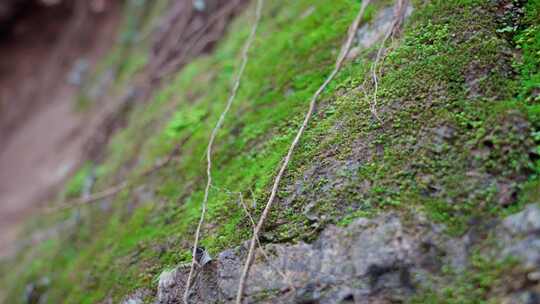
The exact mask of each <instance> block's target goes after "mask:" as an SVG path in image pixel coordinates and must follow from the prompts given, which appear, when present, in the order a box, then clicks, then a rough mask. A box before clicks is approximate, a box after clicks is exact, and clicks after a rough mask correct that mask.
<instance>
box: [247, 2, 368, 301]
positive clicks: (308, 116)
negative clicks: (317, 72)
mask: <svg viewBox="0 0 540 304" xmlns="http://www.w3.org/2000/svg"><path fill="white" fill-rule="evenodd" d="M369 2H370V0H365V1H362V5H361V7H360V11H359V13H358V15H357V16H356V18H355V20H354V21H353V23H352V25H351V26H350V27H349V31H348V37H347V41H346V42H345V44H344V45H343V46H342V48H341V52H340V53H339V56H338V58H337V60H336V65H335V67H334V70H333V71H332V73H330V75H329V76H328V77H327V78H326V80H325V81H324V83H323V84H322V85H321V86H320V87H319V89H318V90H317V91H316V92H315V94H314V95H313V97H312V98H311V102H310V104H309V109H308V111H307V113H306V116H305V118H304V121H303V123H302V125H301V126H300V129H299V130H298V132H297V133H296V136H295V138H294V140H293V141H292V143H291V145H290V147H289V151H288V152H287V155H286V156H285V158H284V159H283V162H282V164H281V167H280V169H279V172H278V174H277V176H276V177H275V179H274V184H273V186H272V191H271V193H270V198H269V199H268V201H267V203H266V206H265V208H264V210H263V213H262V215H261V217H260V219H259V222H258V223H257V226H256V227H255V229H254V230H253V236H252V238H251V241H250V246H249V251H248V255H247V259H246V262H245V264H244V268H243V270H242V274H241V276H240V282H239V285H238V293H237V294H236V303H237V304H241V303H242V297H243V295H244V290H245V287H246V281H247V277H248V273H249V269H250V267H251V264H252V263H253V257H254V253H255V246H256V245H257V240H258V237H259V233H260V231H261V229H262V226H263V225H264V222H265V221H266V218H267V217H268V214H269V212H270V209H271V208H272V204H273V203H274V200H275V197H276V193H277V189H278V187H279V182H280V181H281V178H282V177H283V173H284V172H285V169H286V168H287V165H288V164H289V162H290V160H291V157H292V154H293V152H294V149H295V148H296V146H297V145H298V142H299V141H300V138H301V137H302V135H303V134H304V131H305V129H306V127H307V124H308V122H309V120H310V119H311V116H312V115H313V112H314V110H315V105H316V103H317V99H318V98H319V96H320V95H321V93H322V92H323V91H324V89H325V88H326V87H327V86H328V84H329V83H330V82H331V81H332V80H333V79H334V77H335V76H336V75H337V73H338V72H339V70H340V69H341V67H342V65H343V62H344V61H345V58H346V56H347V54H348V53H349V51H350V49H351V45H352V43H353V40H354V37H355V36H356V32H357V30H358V26H359V24H360V21H361V20H362V17H363V16H364V12H365V9H366V6H367V5H368V4H369Z"/></svg>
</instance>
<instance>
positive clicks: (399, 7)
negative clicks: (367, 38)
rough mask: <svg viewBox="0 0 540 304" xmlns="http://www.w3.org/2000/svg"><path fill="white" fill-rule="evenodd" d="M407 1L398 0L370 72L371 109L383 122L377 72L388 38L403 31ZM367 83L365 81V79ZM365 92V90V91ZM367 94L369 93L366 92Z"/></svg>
mask: <svg viewBox="0 0 540 304" xmlns="http://www.w3.org/2000/svg"><path fill="white" fill-rule="evenodd" d="M407 1H408V0H396V8H395V11H394V20H393V21H392V25H391V26H390V28H388V31H387V32H386V34H385V35H384V38H383V40H382V42H381V45H380V47H379V49H378V51H377V56H376V58H375V60H374V61H373V64H372V65H371V69H370V73H371V76H372V80H373V86H374V89H373V97H372V98H369V109H370V111H371V113H372V114H373V116H374V117H375V118H376V119H377V120H378V121H379V123H381V124H382V120H381V118H380V116H379V114H378V112H377V94H378V91H379V78H378V76H377V74H380V71H378V66H379V63H380V61H381V59H382V60H383V61H384V53H386V50H385V48H384V45H385V44H386V41H387V40H388V38H392V39H393V38H394V37H396V36H398V35H399V34H400V32H401V27H402V25H403V21H404V18H405V12H406V8H407ZM364 85H365V81H364ZM364 93H365V91H364ZM366 96H367V93H366Z"/></svg>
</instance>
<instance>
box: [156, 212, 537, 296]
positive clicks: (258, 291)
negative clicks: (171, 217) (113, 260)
mask: <svg viewBox="0 0 540 304" xmlns="http://www.w3.org/2000/svg"><path fill="white" fill-rule="evenodd" d="M443 229H444V227H442V226H440V225H436V224H433V223H430V222H429V221H428V220H427V219H425V218H423V217H421V216H416V217H414V218H409V217H405V216H401V215H398V214H394V213H390V214H385V215H381V216H379V217H377V218H374V219H365V218H360V219H358V220H356V221H355V222H354V223H352V224H350V225H349V226H347V227H345V228H341V227H336V226H330V227H328V228H327V229H325V230H324V231H323V232H322V234H321V235H320V237H319V239H318V240H317V241H315V242H314V243H312V244H306V243H298V244H293V245H291V244H269V245H266V246H265V248H264V253H263V252H262V251H261V250H259V251H258V252H257V254H256V258H255V263H254V265H253V267H252V268H251V271H250V275H249V281H248V285H247V288H246V297H245V299H246V303H321V304H324V303H328V304H332V303H394V302H401V301H405V300H407V299H408V298H409V297H411V296H413V295H414V294H415V293H416V292H417V291H418V290H419V289H420V288H421V287H422V286H425V285H427V284H428V283H433V282H432V281H431V279H432V278H433V277H437V276H438V275H439V274H441V267H442V266H443V265H447V266H450V267H452V268H453V269H458V270H459V269H464V268H466V267H467V265H468V261H469V256H470V255H471V252H470V251H471V250H470V248H472V246H473V245H474V243H475V242H476V241H477V240H475V239H476V237H475V236H474V235H473V234H474V232H472V231H471V232H470V233H468V234H466V235H465V236H463V237H460V238H451V237H449V236H447V235H446V234H445V233H444V232H443ZM493 231H495V232H496V235H497V239H498V240H500V242H499V244H498V248H499V250H497V255H498V256H499V257H500V258H501V259H503V258H505V257H507V256H513V257H516V258H518V260H519V261H521V263H522V265H523V266H524V267H526V269H528V272H529V273H528V274H527V276H531V280H533V281H530V280H529V281H530V282H529V283H527V286H528V287H527V288H529V287H530V286H533V285H531V282H533V283H534V279H535V276H536V275H538V276H539V278H538V279H539V280H540V274H539V273H540V272H539V270H540V233H539V232H540V208H539V207H538V206H537V205H530V206H528V207H527V208H525V209H524V210H523V211H522V212H520V213H517V214H514V215H511V216H509V217H507V218H506V219H505V220H504V221H502V222H500V223H496V224H495V226H494V230H493ZM246 247H247V245H244V246H240V247H237V248H234V249H230V250H226V251H223V252H221V253H220V254H219V255H218V257H217V258H215V259H214V260H213V261H212V262H210V263H209V264H207V265H206V266H204V267H202V268H200V269H199V270H198V272H197V273H196V275H195V279H194V283H193V289H192V292H191V296H190V299H191V301H192V303H223V302H225V303H230V302H233V300H234V298H235V295H236V291H237V288H238V281H239V278H240V273H241V269H242V266H243V262H244V260H245V257H246V255H247V249H246ZM267 258H268V259H267ZM188 273H189V267H178V268H176V269H174V270H170V271H166V272H164V273H163V274H162V275H161V277H160V281H159V286H158V292H157V296H156V301H155V303H160V304H165V303H181V299H182V296H183V293H184V286H185V282H186V280H187V275H188ZM527 288H525V289H524V290H520V291H519V292H517V293H513V294H510V296H509V298H508V300H509V301H514V300H516V299H517V300H519V299H525V298H527V299H529V298H531V297H532V298H534V297H535V296H537V295H536V293H535V292H534V288H536V287H532V288H533V289H531V290H532V291H531V290H528V289H527ZM529 289H530V288H529ZM517 300H516V301H517ZM509 303H514V302H509ZM516 303H528V302H516Z"/></svg>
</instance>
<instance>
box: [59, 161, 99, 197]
mask: <svg viewBox="0 0 540 304" xmlns="http://www.w3.org/2000/svg"><path fill="white" fill-rule="evenodd" d="M92 171H93V164H91V163H86V164H84V165H83V166H82V167H81V168H79V170H78V171H77V172H76V173H75V175H73V177H71V179H70V180H69V181H67V183H66V186H65V190H64V196H65V197H66V198H74V197H78V196H80V195H81V193H82V191H83V189H84V186H85V184H86V182H87V180H88V178H89V177H90V176H91V175H92Z"/></svg>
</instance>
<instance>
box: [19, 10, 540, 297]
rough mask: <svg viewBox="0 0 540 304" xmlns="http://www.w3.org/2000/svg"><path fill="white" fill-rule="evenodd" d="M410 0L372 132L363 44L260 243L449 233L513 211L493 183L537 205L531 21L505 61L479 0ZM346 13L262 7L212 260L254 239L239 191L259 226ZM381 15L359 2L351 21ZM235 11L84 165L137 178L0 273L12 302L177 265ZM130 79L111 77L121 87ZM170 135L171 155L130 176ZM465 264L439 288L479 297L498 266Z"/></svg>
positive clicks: (367, 53) (227, 149)
mask: <svg viewBox="0 0 540 304" xmlns="http://www.w3.org/2000/svg"><path fill="white" fill-rule="evenodd" d="M420 2H421V1H417V2H415V7H416V8H417V10H416V12H415V14H414V15H413V16H412V17H411V19H410V21H409V22H408V23H407V27H406V29H405V33H404V38H403V39H402V41H399V43H397V44H395V45H392V49H391V51H390V52H389V53H388V55H387V57H386V58H385V61H384V62H383V63H382V65H383V66H382V67H383V68H382V71H383V73H382V74H381V75H380V79H379V80H380V81H379V82H380V83H379V84H380V87H379V90H378V95H377V99H378V104H377V105H376V108H377V110H378V111H379V114H380V115H381V118H382V121H383V123H382V124H381V123H380V122H379V121H377V120H376V119H375V118H374V117H373V115H372V113H371V112H370V103H371V102H372V99H371V96H370V95H371V94H372V93H373V87H372V85H371V83H370V81H369V79H368V81H365V78H366V75H367V72H368V71H369V69H370V65H371V63H372V56H373V54H374V52H375V51H376V50H377V48H378V46H373V47H372V48H371V49H369V50H364V51H363V52H362V53H361V54H360V55H359V57H358V58H357V59H355V60H354V61H353V62H350V63H348V64H347V66H346V67H345V68H344V69H343V71H341V72H340V73H339V75H338V77H337V79H336V80H335V81H334V82H332V83H331V84H330V86H329V87H328V89H327V90H326V91H325V92H324V94H323V96H322V99H321V102H320V103H319V106H318V109H317V113H316V115H315V117H314V119H313V121H312V122H311V123H310V125H309V128H308V130H307V132H306V134H305V136H304V137H303V138H302V140H301V143H300V145H299V148H298V149H297V151H296V152H295V154H294V157H293V160H292V162H291V164H290V166H289V170H288V171H287V174H286V176H285V178H284V180H283V182H282V185H281V187H280V191H279V193H278V201H277V203H276V206H275V208H274V209H273V211H272V212H271V214H270V218H269V221H268V223H267V226H266V230H265V234H264V239H265V241H273V242H278V241H296V240H300V239H302V240H308V241H310V240H313V239H314V238H316V236H317V234H318V232H319V231H320V229H322V228H323V227H324V225H326V224H327V223H338V224H340V225H347V224H348V223H350V222H351V221H352V220H353V219H354V218H357V217H360V216H372V215H374V214H377V213H378V212H381V211H385V210H400V211H401V210H405V211H407V210H418V209H420V210H423V211H424V212H426V213H427V214H428V215H429V216H430V217H431V218H432V219H434V220H436V221H438V222H442V223H445V224H446V225H447V226H448V227H449V231H450V232H453V233H456V234H457V233H461V232H463V231H465V230H466V229H467V228H468V222H469V221H470V219H473V218H475V217H496V216H499V215H500V214H503V213H505V212H509V209H505V208H503V207H502V206H501V204H500V203H499V202H498V200H499V197H500V195H501V191H500V185H501V184H505V185H506V184H508V185H510V186H511V189H512V190H513V191H516V193H517V196H518V198H517V203H516V202H514V204H513V205H512V206H515V207H511V208H510V209H512V208H513V210H516V209H518V208H519V206H521V205H522V204H525V203H527V202H529V201H530V200H532V199H534V198H535V197H536V198H538V193H537V192H538V190H537V189H538V187H537V185H538V182H537V177H534V174H538V171H536V173H534V174H533V173H532V171H531V170H532V169H533V168H534V164H533V162H532V160H531V159H530V155H529V149H530V148H532V147H536V146H538V144H539V140H538V139H537V138H535V137H534V134H536V133H535V132H538V125H539V123H538V117H539V116H540V114H539V113H540V111H539V110H538V106H537V105H536V104H535V102H534V98H532V99H531V98H529V97H525V96H526V95H527V94H531V93H532V92H534V90H532V91H531V90H530V89H523V88H524V87H526V86H527V84H526V83H528V82H527V81H528V80H525V79H529V78H527V77H528V76H527V75H529V74H530V72H528V71H530V70H531V68H530V67H531V65H530V64H529V62H532V61H531V60H532V59H530V58H533V59H534V56H535V55H532V56H533V57H531V55H530V54H534V52H532V51H529V50H531V48H530V47H529V46H528V43H529V42H531V40H530V39H529V38H530V37H531V35H532V34H531V33H530V30H528V28H530V27H527V28H524V29H523V32H522V34H518V38H516V39H517V40H516V41H517V42H515V43H517V44H518V45H520V46H521V47H522V49H523V50H527V51H524V54H529V55H524V59H523V62H514V63H513V59H512V57H511V56H509V55H508V53H509V52H508V50H509V48H510V47H511V45H510V43H509V42H508V40H507V39H506V38H505V37H502V36H501V33H498V32H497V29H498V27H497V26H498V25H497V22H496V21H495V20H494V19H492V18H488V17H486V18H478V16H479V15H482V16H484V15H486V16H491V13H490V7H489V5H488V4H486V3H485V1H442V0H440V1H431V3H430V4H422V3H420ZM422 2H423V1H422ZM531 3H532V2H531ZM358 7H359V4H358V3H355V2H352V1H347V0H340V1H334V0H332V1H331V0H325V1H317V2H316V3H314V2H313V1H308V0H299V1H293V2H290V3H289V2H287V3H286V5H285V2H283V1H272V2H270V3H268V6H267V7H266V8H265V11H264V16H263V19H262V20H263V21H262V24H261V26H260V30H259V32H258V34H257V38H256V41H255V44H254V47H253V49H252V51H251V54H250V62H249V64H248V66H247V69H246V72H245V75H244V78H243V81H242V85H241V87H240V91H239V93H238V96H237V99H236V101H235V103H234V104H233V107H232V109H231V112H230V114H229V116H228V117H227V119H226V121H225V125H224V127H223V129H222V130H221V131H220V132H219V134H218V138H217V141H216V146H215V149H214V155H213V166H214V167H213V168H214V170H213V180H214V183H213V188H212V191H211V193H210V199H209V202H208V207H209V209H208V214H207V218H206V224H205V226H204V227H203V234H202V240H201V242H202V244H203V245H204V246H205V247H206V248H207V249H208V250H209V251H210V253H211V254H217V253H218V252H219V251H221V250H223V249H225V248H230V247H234V246H236V245H239V244H240V243H241V242H242V241H244V240H246V239H247V238H249V236H250V233H251V223H250V222H249V220H248V219H247V218H246V216H245V213H244V211H243V209H242V207H241V205H240V198H241V197H242V199H243V201H244V202H245V203H246V204H247V205H248V206H249V210H250V212H252V213H253V215H254V216H255V217H256V216H258V215H259V214H260V212H261V210H262V208H263V206H264V203H265V202H266V200H267V198H268V194H269V191H268V190H269V187H270V185H271V183H272V180H273V177H274V176H275V174H276V168H277V167H278V166H279V164H280V161H281V159H282V157H283V156H284V154H285V153H286V150H287V148H288V146H289V144H290V142H291V140H292V138H293V136H294V135H295V132H296V130H297V128H298V127H299V125H300V124H301V122H302V119H303V115H304V112H305V110H306V107H307V105H308V102H309V99H310V97H311V96H312V94H313V92H314V91H315V90H316V89H317V88H318V87H319V86H320V84H321V83H322V82H323V81H324V78H325V77H326V75H327V74H328V73H329V72H330V70H331V69H332V67H333V61H334V59H335V56H336V52H337V51H338V50H339V48H340V46H341V43H342V40H343V38H344V35H345V34H346V32H347V27H348V25H349V23H350V22H351V20H352V19H353V18H354V15H355V13H356V10H357V9H358ZM529 7H533V8H534V6H529ZM378 8H379V6H371V7H370V9H369V10H368V11H369V14H368V15H367V16H366V17H365V19H364V20H371V19H372V18H373V16H374V15H375V12H376V10H377V9H378ZM306 12H311V13H309V14H308V13H306ZM248 14H251V11H250V13H246V14H244V16H242V17H240V18H239V19H238V20H237V21H235V22H234V24H233V25H232V26H231V27H230V29H229V31H228V34H227V35H226V37H225V38H224V40H223V41H222V42H221V43H220V45H219V46H218V48H217V50H216V51H215V53H214V54H212V55H210V56H207V57H205V58H200V59H198V60H196V61H195V62H193V63H191V64H189V65H188V66H186V67H185V69H183V70H182V71H181V72H180V73H178V75H176V76H175V77H172V78H171V79H169V80H167V81H166V82H165V84H164V87H163V88H161V89H160V90H159V91H158V92H156V93H155V95H154V96H153V97H152V100H151V101H150V102H149V103H146V104H143V105H138V106H137V107H136V108H134V110H133V111H132V112H131V113H130V114H129V117H128V118H127V120H128V124H127V127H126V128H125V129H123V130H121V131H119V132H118V133H117V134H115V135H114V137H113V139H112V140H111V143H110V144H109V146H108V147H107V150H106V156H105V160H104V161H103V163H101V164H100V165H99V167H98V168H97V169H96V170H97V172H99V173H98V175H99V176H100V178H99V179H98V181H97V185H96V186H97V188H98V189H105V188H106V187H107V186H110V185H111V184H115V183H116V182H117V181H118V180H121V179H123V178H128V179H129V180H130V181H132V182H133V183H134V184H133V186H132V187H130V189H127V190H126V191H124V192H123V193H121V194H120V195H118V196H117V197H115V198H114V200H113V201H112V202H108V203H107V202H101V203H100V204H102V207H101V208H102V209H100V208H99V207H85V209H84V210H82V211H83V214H82V215H83V216H82V222H81V223H80V225H79V226H78V227H79V230H78V231H74V232H72V233H71V234H70V235H69V237H67V236H66V237H63V236H62V237H59V238H58V239H56V240H55V241H54V244H53V245H51V244H47V243H44V244H41V245H40V246H38V247H36V248H35V249H34V250H32V252H39V255H38V258H34V259H30V258H29V256H31V253H26V255H24V254H23V256H22V257H21V262H20V265H28V263H30V262H29V261H32V267H27V268H25V267H22V266H21V267H22V268H23V269H24V271H23V272H24V274H23V275H20V276H18V277H17V279H15V278H13V277H11V278H10V281H12V282H14V283H13V286H11V285H10V288H9V289H10V290H11V292H10V294H9V295H10V299H11V300H12V302H13V303H16V302H17V300H16V299H18V296H19V295H20V294H21V292H22V290H23V289H24V284H26V283H27V282H32V281H34V280H36V279H37V278H38V277H39V276H41V275H44V274H47V275H49V276H51V277H52V280H51V281H52V283H51V284H52V285H51V287H50V293H49V296H48V300H49V301H50V302H51V303H55V302H59V301H63V302H66V303H94V302H97V301H100V300H103V299H105V298H108V297H110V298H112V299H113V301H119V300H120V299H121V298H122V297H123V296H125V295H126V294H128V293H130V292H132V291H134V290H135V289H137V288H140V287H144V288H149V289H151V290H152V289H154V288H155V282H154V279H155V277H156V276H157V275H158V274H159V273H160V272H161V271H162V270H163V269H166V268H169V267H173V266H174V265H176V264H178V263H180V262H185V261H189V259H190V251H189V248H190V246H191V242H192V238H193V232H194V230H195V227H196V223H197V221H198V218H199V213H200V207H201V202H202V197H203V185H204V181H205V178H206V176H205V167H206V163H205V157H204V153H205V149H206V145H207V142H208V138H209V134H210V130H211V129H212V128H213V126H214V124H215V122H216V121H217V119H218V117H219V115H220V114H221V111H222V110H223V107H224V106H225V102H226V99H227V95H228V92H229V90H230V85H231V84H230V82H231V79H232V77H233V75H234V73H235V71H236V70H237V66H238V62H239V50H240V48H241V46H242V44H243V42H244V41H245V39H246V37H247V35H248V34H249V33H248V31H249V26H248V25H249V24H250V20H251V19H250V18H249V17H248ZM527 14H528V16H529V15H531V14H533V13H527ZM531 18H532V17H527V20H534V19H531ZM128 34H129V33H128ZM519 35H521V36H519ZM534 35H536V34H534ZM534 35H533V37H535V36H534ZM127 36H129V35H127ZM520 37H521V38H520ZM128 40H130V39H128ZM130 41H131V40H130ZM532 42H534V39H533V40H532ZM532 42H531V43H532ZM131 47H133V48H135V49H134V50H133V52H134V53H133V54H134V55H133V56H134V57H133V58H132V60H131V59H130V60H128V61H127V63H126V62H124V64H127V66H125V67H123V68H121V70H123V71H124V72H122V73H125V75H132V74H133V73H135V71H136V70H137V69H138V67H139V66H140V64H139V63H143V62H144V60H142V58H143V57H144V56H142V57H141V56H140V55H141V54H142V55H144V54H146V49H145V47H144V46H143V47H141V49H138V47H137V44H132V45H131V46H130V48H131ZM115 58H117V59H114V60H113V59H111V60H112V62H116V61H117V60H119V58H120V57H118V56H117V57H115ZM494 63H496V64H494ZM512 66H514V69H518V70H519V71H520V73H519V74H520V75H514V72H513V71H514V70H513V69H512ZM524 66H528V67H527V68H525V67H524ZM522 67H523V68H522ZM129 78H130V76H122V77H120V80H119V84H117V85H118V86H117V87H118V88H120V87H122V86H123V84H125V82H126V81H128V79H129ZM530 79H532V78H530ZM531 81H533V80H531ZM363 84H365V86H362V85H363ZM362 89H365V90H366V92H367V93H368V94H367V96H366V95H365V94H364V92H363V91H362ZM524 92H529V93H524ZM516 96H523V97H516ZM527 96H528V95H527ZM179 142H180V143H182V145H181V146H180V147H179V152H178V156H177V157H176V158H175V161H174V162H172V163H171V164H170V165H169V166H167V167H165V168H163V169H161V170H159V171H157V172H155V173H154V174H152V175H150V176H147V177H144V178H138V177H137V175H138V174H139V173H140V172H143V171H145V170H146V169H148V168H151V167H152V166H154V164H155V163H156V161H157V160H158V159H164V158H166V157H168V156H169V154H170V153H171V151H173V149H174V147H175V146H176V145H177V144H178V143H179ZM508 147H511V148H508ZM536 168H538V165H536ZM525 180H528V182H526V181H525ZM535 185H536V186H535ZM535 187H536V188H535ZM535 189H536V190H535ZM534 191H536V194H535V192H534ZM141 192H142V193H143V194H141ZM107 208H108V209H107ZM103 209H104V210H107V211H103ZM63 216H64V218H66V217H69V216H71V214H70V213H69V212H68V213H66V214H64V215H63ZM45 261H47V262H45ZM480 264H481V263H480ZM475 267H476V268H478V269H479V271H480V273H482V274H486V277H483V276H482V277H478V278H474V279H472V281H471V278H467V280H469V281H466V282H464V283H463V284H461V283H459V284H458V285H459V286H461V287H459V286H458V287H456V288H457V289H456V290H453V291H448V292H451V293H452V294H455V295H456V296H457V297H462V296H464V293H466V292H469V291H470V292H473V293H474V294H475V295H476V294H477V291H476V290H480V289H483V288H484V285H485V284H486V282H488V283H489V282H493V281H490V280H491V278H492V277H496V276H498V275H499V274H500V273H499V272H497V273H495V274H492V273H490V272H489V267H487V266H486V267H484V266H482V265H477V266H475ZM494 268H497V269H498V268H499V267H494ZM502 268H504V267H502ZM488 278H489V280H488ZM463 286H465V287H463ZM471 286H472V287H471ZM483 295H484V294H478V296H479V297H483ZM438 296H439V294H438V293H436V294H433V297H435V298H437V297H438Z"/></svg>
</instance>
